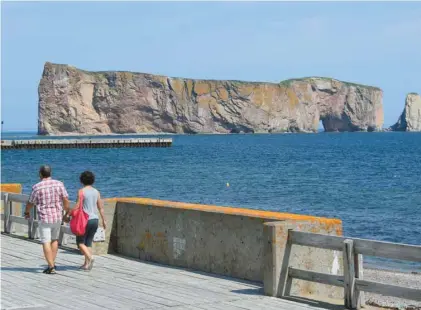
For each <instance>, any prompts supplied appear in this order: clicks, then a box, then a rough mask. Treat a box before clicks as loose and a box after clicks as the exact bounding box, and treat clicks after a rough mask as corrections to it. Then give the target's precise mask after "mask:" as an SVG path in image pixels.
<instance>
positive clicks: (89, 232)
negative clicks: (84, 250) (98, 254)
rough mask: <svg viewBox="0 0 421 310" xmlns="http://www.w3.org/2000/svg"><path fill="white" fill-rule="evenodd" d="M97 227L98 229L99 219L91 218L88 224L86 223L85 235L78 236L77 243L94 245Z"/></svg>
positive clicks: (88, 245)
mask: <svg viewBox="0 0 421 310" xmlns="http://www.w3.org/2000/svg"><path fill="white" fill-rule="evenodd" d="M97 229H98V219H93V220H89V221H88V224H87V225H86V231H85V235H84V236H77V237H76V244H77V245H79V244H81V243H83V244H85V245H86V246H87V247H92V241H93V240H94V236H95V233H96V230H97Z"/></svg>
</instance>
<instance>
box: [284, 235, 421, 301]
mask: <svg viewBox="0 0 421 310" xmlns="http://www.w3.org/2000/svg"><path fill="white" fill-rule="evenodd" d="M294 244H296V245H303V246H310V247H316V248H321V249H328V250H336V251H342V253H343V265H344V275H343V276H339V275H331V274H325V273H319V272H313V271H308V270H301V269H296V268H293V267H289V258H290V254H291V247H292V245H294ZM284 253H285V254H284V260H283V262H282V267H281V275H280V286H281V287H280V290H281V295H282V296H288V295H289V294H290V291H291V285H292V279H300V280H305V281H312V282H317V283H322V284H328V285H334V286H339V287H343V288H344V299H345V307H346V308H348V309H360V308H361V307H362V306H363V305H364V304H365V302H364V296H363V292H372V293H376V294H382V295H386V296H394V297H400V298H406V299H411V300H417V301H421V290H420V289H414V288H408V287H401V286H396V285H390V284H386V283H379V282H374V281H367V280H364V279H363V261H362V257H363V255H368V256H377V257H384V258H392V259H398V260H408V261H414V262H421V246H416V245H408V244H399V243H391V242H383V241H375V240H366V239H357V238H345V237H338V236H328V235H320V234H313V233H307V232H300V231H294V230H289V231H288V241H287V245H286V248H285V252H284Z"/></svg>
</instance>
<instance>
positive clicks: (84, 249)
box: [76, 234, 91, 269]
mask: <svg viewBox="0 0 421 310" xmlns="http://www.w3.org/2000/svg"><path fill="white" fill-rule="evenodd" d="M86 237H87V234H85V236H81V237H76V243H77V246H78V247H79V250H80V252H82V254H83V255H84V256H85V262H84V263H83V265H82V266H80V267H81V268H82V269H86V268H87V267H88V264H89V261H90V258H91V253H90V252H89V250H88V248H87V247H86V245H85V240H86Z"/></svg>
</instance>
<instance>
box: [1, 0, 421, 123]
mask: <svg viewBox="0 0 421 310" xmlns="http://www.w3.org/2000/svg"><path fill="white" fill-rule="evenodd" d="M420 56H421V2H346V3H345V2H213V3H212V2H2V4H1V112H2V115H1V119H2V120H3V121H4V128H3V129H4V130H5V131H26V130H31V131H35V130H36V129H37V118H38V112H37V111H38V84H39V81H40V78H41V75H42V71H43V66H44V63H45V62H46V61H49V62H54V63H64V64H70V65H73V66H76V67H78V68H81V69H85V70H93V71H95V70H100V71H104V70H124V71H134V72H144V73H153V74H162V75H167V76H173V77H186V78H202V79H234V80H246V81H267V82H279V81H282V80H286V79H290V78H299V77H307V76H326V77H332V78H336V79H339V80H344V81H349V82H356V83H361V84H367V85H372V86H377V87H380V88H381V89H382V90H383V92H384V93H383V103H384V112H385V126H389V125H392V124H393V123H395V122H396V121H397V119H398V117H399V115H400V114H401V112H402V110H403V107H404V103H405V96H406V94H407V93H410V92H418V93H420V92H421V57H420Z"/></svg>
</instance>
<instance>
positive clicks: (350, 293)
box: [343, 239, 357, 309]
mask: <svg viewBox="0 0 421 310" xmlns="http://www.w3.org/2000/svg"><path fill="white" fill-rule="evenodd" d="M343 261H344V296H345V308H346V309H356V308H357V305H356V303H355V297H354V292H355V266H354V242H353V241H352V240H350V239H346V240H345V241H344V244H343Z"/></svg>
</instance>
